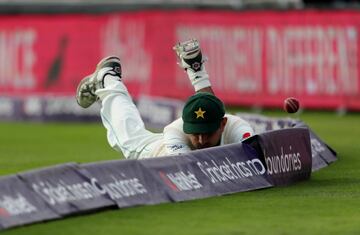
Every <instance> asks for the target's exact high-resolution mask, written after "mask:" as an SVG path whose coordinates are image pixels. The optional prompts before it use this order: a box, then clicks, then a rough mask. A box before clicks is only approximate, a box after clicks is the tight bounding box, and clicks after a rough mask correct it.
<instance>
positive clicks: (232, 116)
mask: <svg viewBox="0 0 360 235" xmlns="http://www.w3.org/2000/svg"><path fill="white" fill-rule="evenodd" d="M225 117H227V119H228V120H234V121H236V120H243V121H245V120H244V119H242V118H241V117H239V116H236V115H234V114H230V113H226V114H225Z"/></svg>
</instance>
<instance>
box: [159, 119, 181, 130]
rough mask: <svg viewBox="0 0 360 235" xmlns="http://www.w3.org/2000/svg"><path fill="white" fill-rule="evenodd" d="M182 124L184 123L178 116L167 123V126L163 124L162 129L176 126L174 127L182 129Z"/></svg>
mask: <svg viewBox="0 0 360 235" xmlns="http://www.w3.org/2000/svg"><path fill="white" fill-rule="evenodd" d="M183 124H184V122H183V120H182V118H181V117H180V118H178V119H176V120H174V121H173V122H171V123H169V124H168V125H167V126H165V128H164V130H165V129H169V128H176V129H181V130H182V127H183Z"/></svg>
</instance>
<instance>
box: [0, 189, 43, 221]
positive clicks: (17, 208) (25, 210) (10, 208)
mask: <svg viewBox="0 0 360 235" xmlns="http://www.w3.org/2000/svg"><path fill="white" fill-rule="evenodd" d="M0 209H2V210H1V213H0V217H3V216H15V215H22V214H29V213H32V212H35V211H37V208H36V207H35V206H34V205H32V204H31V203H30V202H29V201H28V200H26V198H25V197H24V196H23V195H22V194H20V193H17V194H16V196H15V197H13V196H9V195H3V196H2V197H1V198H0Z"/></svg>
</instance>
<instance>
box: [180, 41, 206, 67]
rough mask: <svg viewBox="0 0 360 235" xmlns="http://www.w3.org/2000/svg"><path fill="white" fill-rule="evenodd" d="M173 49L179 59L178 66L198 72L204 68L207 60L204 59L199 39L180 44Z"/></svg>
mask: <svg viewBox="0 0 360 235" xmlns="http://www.w3.org/2000/svg"><path fill="white" fill-rule="evenodd" d="M173 49H174V50H175V52H176V55H177V57H178V58H179V62H178V64H179V65H180V67H182V68H183V69H185V70H188V69H190V70H192V71H193V72H198V71H200V70H201V69H202V68H203V63H204V62H205V61H206V60H207V59H206V58H204V57H203V55H202V52H201V48H200V43H199V41H198V40H197V39H191V40H188V41H185V42H179V43H178V44H176V45H175V46H174V47H173Z"/></svg>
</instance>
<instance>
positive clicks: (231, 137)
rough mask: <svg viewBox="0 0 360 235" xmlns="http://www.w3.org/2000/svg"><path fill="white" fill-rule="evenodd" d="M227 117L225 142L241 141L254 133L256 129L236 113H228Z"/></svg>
mask: <svg viewBox="0 0 360 235" xmlns="http://www.w3.org/2000/svg"><path fill="white" fill-rule="evenodd" d="M227 117H228V122H227V124H226V129H225V130H224V131H225V133H224V135H225V138H226V141H225V144H232V143H240V142H242V141H243V140H244V139H247V138H249V137H250V136H253V135H254V130H253V128H252V127H251V126H250V124H249V123H248V122H246V121H245V120H243V119H241V118H240V117H237V116H234V115H227Z"/></svg>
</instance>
